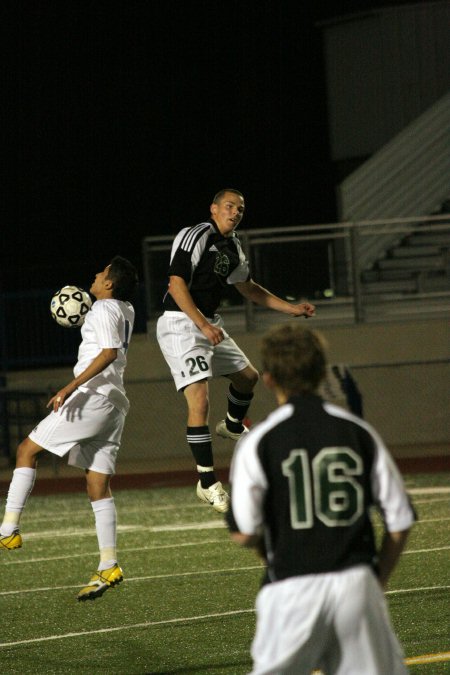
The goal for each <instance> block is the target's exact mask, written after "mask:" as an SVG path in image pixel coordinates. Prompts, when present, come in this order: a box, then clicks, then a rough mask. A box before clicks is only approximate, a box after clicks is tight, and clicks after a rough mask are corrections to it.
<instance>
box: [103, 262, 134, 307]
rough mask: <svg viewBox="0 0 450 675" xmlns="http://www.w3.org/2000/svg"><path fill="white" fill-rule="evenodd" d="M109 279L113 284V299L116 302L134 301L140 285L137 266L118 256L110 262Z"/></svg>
mask: <svg viewBox="0 0 450 675" xmlns="http://www.w3.org/2000/svg"><path fill="white" fill-rule="evenodd" d="M108 279H111V281H112V282H113V297H114V298H115V299H116V300H124V301H127V300H132V299H133V297H134V294H135V293H136V289H137V285H138V275H137V270H136V268H135V266H134V265H133V264H132V263H131V262H130V261H129V260H127V259H126V258H122V257H121V256H120V255H116V256H115V257H114V258H113V259H112V260H111V262H110V265H109V271H108Z"/></svg>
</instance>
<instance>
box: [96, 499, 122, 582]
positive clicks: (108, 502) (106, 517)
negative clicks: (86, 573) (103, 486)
mask: <svg viewBox="0 0 450 675" xmlns="http://www.w3.org/2000/svg"><path fill="white" fill-rule="evenodd" d="M91 506H92V510H93V511H94V516H95V529H96V532H97V540H98V547H99V550H100V563H99V566H98V568H97V569H99V570H106V569H108V567H112V566H113V565H115V564H116V563H117V552H116V531H117V513H116V505H115V504H114V497H107V498H106V499H98V500H97V501H95V502H91Z"/></svg>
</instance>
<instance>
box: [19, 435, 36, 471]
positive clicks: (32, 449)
mask: <svg viewBox="0 0 450 675" xmlns="http://www.w3.org/2000/svg"><path fill="white" fill-rule="evenodd" d="M39 451H40V448H39V447H37V446H35V445H34V444H33V445H31V444H30V442H29V440H28V438H25V440H23V441H22V442H21V443H19V445H18V447H17V452H16V464H20V465H28V464H29V463H30V462H32V461H34V459H35V458H36V455H37V454H38V452H39Z"/></svg>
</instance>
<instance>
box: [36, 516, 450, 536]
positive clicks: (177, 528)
mask: <svg viewBox="0 0 450 675" xmlns="http://www.w3.org/2000/svg"><path fill="white" fill-rule="evenodd" d="M447 520H450V516H449V517H444V518H422V519H420V520H418V521H417V522H416V523H415V524H414V526H415V527H417V525H426V524H427V523H440V522H446V521H447ZM375 527H383V525H382V523H375ZM224 528H226V524H225V521H224V520H205V521H202V522H200V523H184V524H177V525H167V524H166V525H139V524H135V525H118V527H117V532H118V533H119V534H120V533H122V534H128V533H133V532H187V531H189V530H214V529H217V530H219V529H224ZM83 536H85V537H93V536H96V534H95V528H94V527H93V526H92V527H89V528H87V527H84V528H79V529H70V528H67V527H65V528H64V529H62V530H61V529H60V530H42V531H40V532H28V533H27V534H25V537H24V539H48V538H53V539H54V538H56V537H83Z"/></svg>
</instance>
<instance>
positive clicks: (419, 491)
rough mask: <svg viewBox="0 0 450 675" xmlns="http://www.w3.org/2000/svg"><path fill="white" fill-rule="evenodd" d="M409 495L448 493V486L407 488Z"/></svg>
mask: <svg viewBox="0 0 450 675" xmlns="http://www.w3.org/2000/svg"><path fill="white" fill-rule="evenodd" d="M407 492H409V494H410V495H439V494H446V495H448V494H450V487H446V486H442V487H422V488H409V489H408V488H407Z"/></svg>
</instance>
